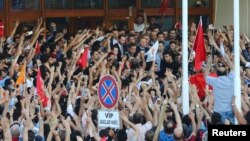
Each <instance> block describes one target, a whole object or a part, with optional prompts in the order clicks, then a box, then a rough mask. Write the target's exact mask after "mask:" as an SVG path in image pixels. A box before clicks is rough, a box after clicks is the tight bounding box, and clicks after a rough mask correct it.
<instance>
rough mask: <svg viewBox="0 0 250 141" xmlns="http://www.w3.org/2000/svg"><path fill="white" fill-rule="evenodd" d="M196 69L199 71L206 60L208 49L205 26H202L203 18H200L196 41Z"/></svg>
mask: <svg viewBox="0 0 250 141" xmlns="http://www.w3.org/2000/svg"><path fill="white" fill-rule="evenodd" d="M194 51H195V58H194V69H195V70H196V71H199V70H200V69H201V66H202V63H203V61H206V49H205V44H204V36H203V28H202V20H201V18H200V22H199V26H198V31H197V34H196V38H195V42H194Z"/></svg>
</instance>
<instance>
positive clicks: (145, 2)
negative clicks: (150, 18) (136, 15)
mask: <svg viewBox="0 0 250 141" xmlns="http://www.w3.org/2000/svg"><path fill="white" fill-rule="evenodd" d="M161 1H162V0H142V1H141V5H142V7H143V8H158V7H161V3H162V2H161ZM173 6H174V0H168V7H170V8H173Z"/></svg>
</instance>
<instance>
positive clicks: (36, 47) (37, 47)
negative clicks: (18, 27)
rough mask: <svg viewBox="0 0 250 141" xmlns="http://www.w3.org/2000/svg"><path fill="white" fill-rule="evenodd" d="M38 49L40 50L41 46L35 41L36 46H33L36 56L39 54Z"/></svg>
mask: <svg viewBox="0 0 250 141" xmlns="http://www.w3.org/2000/svg"><path fill="white" fill-rule="evenodd" d="M40 48H41V46H40V45H39V43H38V41H36V46H35V50H36V52H35V54H36V55H37V54H39V53H40Z"/></svg>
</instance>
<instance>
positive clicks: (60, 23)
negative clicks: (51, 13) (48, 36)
mask: <svg viewBox="0 0 250 141" xmlns="http://www.w3.org/2000/svg"><path fill="white" fill-rule="evenodd" d="M52 22H53V23H55V24H56V30H57V31H62V30H63V28H65V27H67V25H68V22H69V19H68V18H47V19H46V25H47V29H49V30H50V32H51V31H52V30H51V23H52Z"/></svg>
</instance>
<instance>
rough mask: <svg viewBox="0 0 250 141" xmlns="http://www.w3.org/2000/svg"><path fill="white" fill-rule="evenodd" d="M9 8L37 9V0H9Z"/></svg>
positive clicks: (16, 9)
mask: <svg viewBox="0 0 250 141" xmlns="http://www.w3.org/2000/svg"><path fill="white" fill-rule="evenodd" d="M11 8H12V9H13V10H15V11H18V10H38V9H39V0H11Z"/></svg>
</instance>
